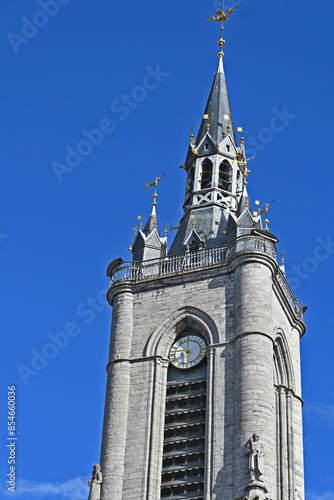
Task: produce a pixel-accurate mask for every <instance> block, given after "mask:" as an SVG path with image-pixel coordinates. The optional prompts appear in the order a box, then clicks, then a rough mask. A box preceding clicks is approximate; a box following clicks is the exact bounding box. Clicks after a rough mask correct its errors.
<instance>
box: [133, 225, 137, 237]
mask: <svg viewBox="0 0 334 500" xmlns="http://www.w3.org/2000/svg"><path fill="white" fill-rule="evenodd" d="M136 231H137V226H135V227H134V228H133V232H134V235H133V237H134V238H135V237H136V236H137V233H136Z"/></svg>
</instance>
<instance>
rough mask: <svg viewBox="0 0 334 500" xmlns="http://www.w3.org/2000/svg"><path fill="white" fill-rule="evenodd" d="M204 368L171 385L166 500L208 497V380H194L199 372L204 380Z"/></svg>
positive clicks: (165, 454)
mask: <svg viewBox="0 0 334 500" xmlns="http://www.w3.org/2000/svg"><path fill="white" fill-rule="evenodd" d="M203 365H204V364H202V367H201V368H200V369H197V370H195V371H194V370H189V372H188V374H189V380H186V378H187V376H186V374H184V378H185V380H180V381H178V380H172V381H169V382H168V384H167V393H166V413H165V432H164V448H163V468H162V483H161V498H162V499H164V500H167V499H171V500H172V499H173V500H178V499H182V498H183V499H184V498H186V499H188V500H203V498H204V496H203V495H204V458H205V416H206V379H203V378H199V379H196V378H194V377H196V372H197V374H198V376H201V377H203V375H204V373H203V372H206V367H204V366H203ZM205 365H206V362H205ZM203 368H205V370H203ZM171 370H172V371H173V370H174V371H175V368H172V369H171ZM190 377H191V378H190Z"/></svg>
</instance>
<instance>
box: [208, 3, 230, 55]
mask: <svg viewBox="0 0 334 500" xmlns="http://www.w3.org/2000/svg"><path fill="white" fill-rule="evenodd" d="M235 9H236V7H232V8H231V9H229V10H227V11H226V12H225V11H224V9H223V10H218V11H217V12H216V16H217V17H215V16H210V17H209V18H208V21H215V22H216V23H219V22H221V23H222V25H221V28H220V31H221V37H220V39H219V42H218V45H219V47H220V51H219V54H218V56H219V57H220V58H222V57H224V52H223V47H224V45H225V40H224V22H225V21H227V20H228V16H229V15H230V14H231V13H232V12H233V11H234V10H235Z"/></svg>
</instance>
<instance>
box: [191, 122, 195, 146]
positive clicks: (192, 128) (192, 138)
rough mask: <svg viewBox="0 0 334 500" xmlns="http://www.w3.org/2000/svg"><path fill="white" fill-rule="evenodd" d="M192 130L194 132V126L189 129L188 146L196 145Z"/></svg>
mask: <svg viewBox="0 0 334 500" xmlns="http://www.w3.org/2000/svg"><path fill="white" fill-rule="evenodd" d="M193 130H194V125H192V126H191V127H190V144H195V143H196V139H195V137H194V134H193Z"/></svg>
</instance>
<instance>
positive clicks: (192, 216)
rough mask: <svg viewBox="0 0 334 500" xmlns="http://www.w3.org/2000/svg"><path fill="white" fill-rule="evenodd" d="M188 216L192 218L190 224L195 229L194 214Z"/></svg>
mask: <svg viewBox="0 0 334 500" xmlns="http://www.w3.org/2000/svg"><path fill="white" fill-rule="evenodd" d="M190 218H191V219H192V221H193V224H192V225H193V228H194V229H195V227H196V221H195V216H194V214H191V216H190Z"/></svg>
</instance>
